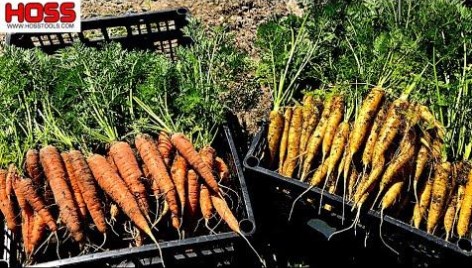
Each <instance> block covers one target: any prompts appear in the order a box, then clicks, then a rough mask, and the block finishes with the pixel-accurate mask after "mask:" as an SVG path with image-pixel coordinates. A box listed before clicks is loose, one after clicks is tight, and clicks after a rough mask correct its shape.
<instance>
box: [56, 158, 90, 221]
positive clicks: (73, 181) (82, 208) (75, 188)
mask: <svg viewBox="0 0 472 268" xmlns="http://www.w3.org/2000/svg"><path fill="white" fill-rule="evenodd" d="M61 156H62V160H63V161H64V165H65V167H66V171H67V177H68V178H69V182H70V186H71V187H72V193H73V194H74V197H75V202H76V203H77V206H79V212H80V216H81V217H82V219H85V218H86V217H87V206H86V205H85V202H84V198H83V197H82V192H81V191H80V188H79V185H78V183H77V177H76V176H75V172H74V167H73V166H72V162H71V159H70V155H69V152H62V153H61Z"/></svg>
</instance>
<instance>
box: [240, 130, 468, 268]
mask: <svg viewBox="0 0 472 268" xmlns="http://www.w3.org/2000/svg"><path fill="white" fill-rule="evenodd" d="M266 131H267V127H266V126H263V127H262V128H261V131H259V132H258V133H257V134H256V135H255V136H254V138H253V140H252V144H251V146H250V148H249V151H248V152H247V155H246V156H245V158H244V167H245V170H246V177H247V178H248V183H249V186H250V189H251V191H253V192H255V193H257V194H254V195H253V196H254V204H255V205H256V206H255V208H254V209H255V213H256V215H257V218H256V222H257V224H258V228H259V230H262V231H264V232H268V234H267V235H266V236H268V237H274V236H276V235H274V234H280V233H284V232H290V234H289V235H288V236H289V238H290V237H296V236H299V237H305V236H307V235H309V233H312V234H314V235H315V236H317V237H318V238H320V240H319V241H322V242H323V241H327V239H328V238H329V237H330V235H331V234H333V233H334V232H336V231H339V230H343V229H345V228H347V227H349V226H350V225H351V224H352V223H353V220H354V218H355V214H356V213H355V212H352V211H351V209H352V206H351V205H350V204H343V200H342V197H340V196H338V195H332V194H329V193H327V192H326V191H325V192H323V193H322V190H321V189H320V188H317V187H315V188H313V189H311V190H310V191H309V192H308V193H307V194H305V195H304V196H303V197H302V198H301V199H300V200H299V201H298V202H297V203H296V205H295V209H294V212H293V214H292V218H291V220H290V221H289V220H288V216H289V212H290V209H291V206H292V203H293V201H294V200H295V199H296V198H297V197H298V196H299V195H300V194H301V193H303V192H304V191H305V190H306V189H307V188H308V185H307V184H306V183H303V182H301V181H299V180H296V179H291V178H287V177H284V176H282V175H280V174H278V173H277V172H275V171H272V170H269V169H267V168H266V167H264V161H263V160H264V154H266V146H267V138H266V137H267V132H266ZM258 196H262V197H261V198H257V197H258ZM321 197H323V203H322V204H323V205H322V208H321V210H319V205H320V198H321ZM326 205H328V206H326ZM261 207H262V208H261ZM343 207H344V210H343ZM343 211H344V213H343ZM319 212H320V213H319ZM360 215H361V216H360V222H359V224H358V225H357V228H355V229H352V230H350V231H346V232H343V233H340V234H337V235H334V236H332V239H331V241H330V242H329V243H338V244H340V245H345V244H346V241H350V242H349V247H350V248H351V249H352V250H351V251H353V252H357V253H356V254H353V255H350V256H347V257H346V258H351V261H352V262H348V264H350V265H352V264H359V265H363V264H364V265H365V264H367V263H369V261H371V259H369V258H364V256H363V254H364V255H365V254H367V255H370V256H372V254H373V253H372V251H374V252H375V255H378V254H380V255H384V256H385V257H391V259H392V260H393V262H390V263H389V264H390V265H391V264H392V263H396V264H397V265H402V266H404V265H407V266H413V267H431V266H433V267H434V266H438V267H439V266H444V265H445V264H450V263H464V264H472V241H471V240H469V239H461V240H460V241H457V239H456V240H452V242H447V241H445V240H444V239H443V238H440V237H437V236H434V235H430V234H427V233H426V232H425V231H423V230H419V229H416V228H414V227H413V226H411V225H409V224H408V223H405V222H403V221H400V220H398V219H396V218H393V217H391V216H389V215H384V217H383V223H382V227H381V231H382V238H383V240H384V241H385V242H386V243H387V244H388V245H389V246H391V247H392V248H393V249H395V250H396V251H397V252H398V253H399V254H398V255H397V254H395V253H393V252H392V251H391V250H389V249H388V248H387V247H386V246H383V245H382V242H383V241H381V240H380V229H379V227H380V223H381V216H380V213H379V212H378V211H374V210H368V211H367V210H365V211H362V212H361V213H360ZM354 230H355V232H354ZM354 234H355V238H354V239H353V235H354ZM273 243H277V241H274V242H273ZM326 245H329V244H328V242H327V244H326ZM365 245H367V249H366V250H367V251H363V250H362V248H363V247H364V246H365ZM284 250H287V249H286V248H285V249H283V250H282V251H284ZM346 251H348V249H346ZM340 258H342V257H341V256H340ZM317 261H319V258H318V259H317ZM364 262H365V263H364ZM344 264H345V263H344Z"/></svg>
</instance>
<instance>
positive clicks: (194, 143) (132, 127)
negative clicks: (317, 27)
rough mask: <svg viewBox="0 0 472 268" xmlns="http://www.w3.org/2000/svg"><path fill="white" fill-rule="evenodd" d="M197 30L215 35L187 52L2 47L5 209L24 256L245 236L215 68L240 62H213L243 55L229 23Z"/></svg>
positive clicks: (48, 257) (0, 166) (0, 149)
mask: <svg viewBox="0 0 472 268" xmlns="http://www.w3.org/2000/svg"><path fill="white" fill-rule="evenodd" d="M194 27H198V26H194ZM200 31H201V30H200ZM196 38H197V39H199V38H200V39H202V40H204V41H206V42H204V41H202V42H200V44H201V45H199V46H193V47H192V48H181V49H179V51H178V53H179V55H180V58H182V59H185V60H182V61H177V62H171V61H170V60H168V59H167V58H165V56H163V55H159V54H156V53H152V52H142V51H126V50H123V49H122V48H121V47H120V46H119V45H116V44H107V45H105V46H104V47H102V48H100V49H97V48H86V47H83V46H80V45H77V46H73V47H70V48H66V49H63V50H60V51H58V52H56V54H54V55H52V56H48V55H45V54H43V53H41V52H39V51H36V50H23V49H18V48H15V47H5V48H4V52H3V54H2V55H1V56H0V69H1V71H2V76H1V77H0V81H1V84H2V93H1V94H2V101H1V105H2V107H3V109H4V113H5V116H4V117H2V122H3V123H2V125H1V126H0V160H1V161H0V202H1V206H0V209H1V212H2V214H3V216H4V218H5V221H6V225H7V226H8V228H9V229H10V230H11V231H13V232H14V233H16V234H18V236H17V237H21V238H22V239H21V242H22V249H23V251H24V259H25V263H33V264H34V263H42V262H45V261H52V260H56V259H60V258H64V257H68V256H78V255H83V254H87V253H93V252H100V251H106V250H110V249H117V248H127V247H129V246H142V245H144V244H156V245H158V243H159V242H163V241H171V240H178V239H185V238H189V237H198V236H202V235H213V234H217V233H222V232H235V233H237V234H239V235H241V236H242V237H243V238H244V239H245V237H244V235H243V234H242V231H241V230H240V227H239V221H241V220H243V219H244V218H245V217H247V215H245V214H246V213H245V211H244V206H243V205H242V201H243V199H242V198H241V195H240V193H241V189H240V188H239V185H240V184H239V180H238V176H237V174H234V173H233V169H232V168H231V167H233V165H232V163H231V161H233V160H232V159H231V158H230V157H229V155H228V154H227V151H225V150H226V149H224V148H226V147H225V145H224V144H223V143H224V142H227V141H226V140H222V139H220V140H218V142H214V140H215V138H216V137H217V136H219V133H220V131H221V130H220V128H221V126H222V124H224V122H225V116H224V115H225V113H226V110H225V102H224V101H223V100H220V99H219V98H220V94H219V93H220V92H221V90H222V89H223V88H225V84H224V83H223V82H222V80H218V79H216V78H222V77H223V75H222V74H224V75H225V79H228V80H225V81H229V80H231V76H237V75H238V72H233V73H232V74H231V75H228V74H227V68H230V67H224V68H218V69H214V68H212V64H213V63H218V62H222V61H224V62H225V63H226V62H228V58H230V59H231V58H234V61H238V62H239V61H241V60H244V57H239V56H237V55H238V54H237V53H239V52H237V51H236V50H235V49H234V47H233V41H232V39H231V38H230V37H229V36H226V35H225V34H224V33H223V32H221V31H219V30H215V32H212V33H209V35H208V36H206V35H200V36H196ZM220 45H221V47H220ZM209 50H212V51H214V58H208V57H207V55H206V54H205V53H206V51H209ZM187 59H190V60H187ZM53 66H54V67H53ZM196 66H199V67H198V68H195V67H196ZM189 70H192V71H191V72H189ZM193 70H199V71H197V72H193ZM207 75H209V77H210V78H207ZM18 79H19V80H18ZM196 81H197V82H196ZM7 89H8V90H7ZM7 114H8V116H7ZM212 145H215V146H216V147H217V148H213V147H212ZM226 146H228V145H227V144H226ZM228 148H229V147H228ZM216 149H218V150H216ZM158 247H159V245H158Z"/></svg>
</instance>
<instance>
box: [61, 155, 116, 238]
mask: <svg viewBox="0 0 472 268" xmlns="http://www.w3.org/2000/svg"><path fill="white" fill-rule="evenodd" d="M69 154H70V158H71V162H72V166H73V170H74V173H75V177H76V178H77V183H78V186H79V188H80V191H81V192H82V197H83V198H84V202H85V204H86V205H87V209H88V211H89V213H90V217H91V218H92V220H93V222H94V223H95V226H96V227H97V230H98V231H99V232H101V233H105V232H106V229H107V225H106V222H105V214H104V212H103V208H102V202H101V200H100V198H99V195H98V188H97V185H96V184H95V180H94V178H93V175H92V171H90V168H89V166H88V165H87V162H86V161H85V157H84V155H83V154H82V153H81V152H80V151H78V150H73V151H70V153H69Z"/></svg>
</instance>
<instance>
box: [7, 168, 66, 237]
mask: <svg viewBox="0 0 472 268" xmlns="http://www.w3.org/2000/svg"><path fill="white" fill-rule="evenodd" d="M13 183H14V186H15V193H16V194H17V196H18V194H19V195H21V196H22V197H23V198H24V199H25V200H26V202H28V204H29V205H30V206H31V208H33V209H34V211H36V212H37V213H38V214H39V216H41V218H42V219H43V221H44V222H45V223H46V224H47V225H48V227H49V230H51V231H53V232H55V231H56V230H57V226H56V221H55V220H54V217H53V216H52V214H51V212H50V211H49V209H48V207H47V206H46V204H45V202H44V200H43V198H42V197H41V196H40V195H39V194H38V193H37V192H36V190H35V188H34V185H33V181H32V180H31V179H24V178H23V179H21V178H19V177H17V178H16V179H15V181H14V182H13ZM22 202H23V201H22Z"/></svg>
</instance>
